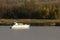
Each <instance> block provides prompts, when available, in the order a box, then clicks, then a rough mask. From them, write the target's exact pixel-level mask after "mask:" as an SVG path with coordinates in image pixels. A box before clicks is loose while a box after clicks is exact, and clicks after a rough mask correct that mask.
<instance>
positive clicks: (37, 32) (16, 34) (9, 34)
mask: <svg viewBox="0 0 60 40" xmlns="http://www.w3.org/2000/svg"><path fill="white" fill-rule="evenodd" d="M9 27H10V26H0V40H60V27H31V28H30V29H29V30H12V29H9Z"/></svg>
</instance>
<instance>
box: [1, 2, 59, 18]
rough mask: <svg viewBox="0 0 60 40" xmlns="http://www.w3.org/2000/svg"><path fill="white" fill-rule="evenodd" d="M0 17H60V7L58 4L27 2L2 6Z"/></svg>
mask: <svg viewBox="0 0 60 40" xmlns="http://www.w3.org/2000/svg"><path fill="white" fill-rule="evenodd" d="M0 18H5V19H60V7H59V6H57V5H51V6H50V5H40V4H39V5H36V4H32V3H28V4H27V3H26V4H25V5H22V6H13V7H11V8H9V7H7V8H3V7H0Z"/></svg>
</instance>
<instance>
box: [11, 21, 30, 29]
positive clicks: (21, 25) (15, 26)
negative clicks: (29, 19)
mask: <svg viewBox="0 0 60 40" xmlns="http://www.w3.org/2000/svg"><path fill="white" fill-rule="evenodd" d="M14 23H15V24H14V25H13V26H12V27H11V29H16V30H18V29H29V28H30V25H28V24H23V23H17V22H14Z"/></svg>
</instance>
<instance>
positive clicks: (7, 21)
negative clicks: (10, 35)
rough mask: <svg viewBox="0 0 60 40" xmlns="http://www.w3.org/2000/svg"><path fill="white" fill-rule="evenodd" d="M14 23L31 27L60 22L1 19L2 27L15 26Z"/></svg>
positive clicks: (58, 21) (59, 21)
mask: <svg viewBox="0 0 60 40" xmlns="http://www.w3.org/2000/svg"><path fill="white" fill-rule="evenodd" d="M14 22H18V23H24V24H25V23H26V24H31V25H41V26H42V25H44V26H47V25H48V26H50V25H56V23H60V20H46V19H0V25H13V23H14Z"/></svg>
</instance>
